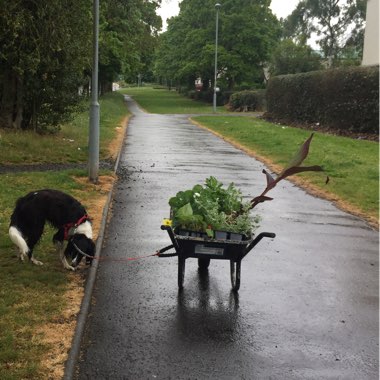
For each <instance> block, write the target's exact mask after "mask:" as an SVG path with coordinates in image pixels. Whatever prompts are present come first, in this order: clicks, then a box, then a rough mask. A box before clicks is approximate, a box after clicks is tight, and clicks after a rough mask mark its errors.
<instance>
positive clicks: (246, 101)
mask: <svg viewBox="0 0 380 380" xmlns="http://www.w3.org/2000/svg"><path fill="white" fill-rule="evenodd" d="M265 93H266V90H253V91H240V92H235V93H234V94H232V95H231V97H230V101H229V107H230V109H231V110H233V111H264V110H265V108H266V101H265Z"/></svg>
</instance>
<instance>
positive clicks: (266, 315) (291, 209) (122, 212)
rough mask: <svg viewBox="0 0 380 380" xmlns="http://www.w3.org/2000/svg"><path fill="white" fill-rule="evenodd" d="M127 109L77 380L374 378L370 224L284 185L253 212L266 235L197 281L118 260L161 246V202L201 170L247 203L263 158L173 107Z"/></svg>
mask: <svg viewBox="0 0 380 380" xmlns="http://www.w3.org/2000/svg"><path fill="white" fill-rule="evenodd" d="M126 100H127V103H128V107H129V109H130V111H131V112H132V113H133V115H134V116H133V117H132V118H131V119H130V122H129V126H128V130H127V138H126V141H125V144H124V146H123V151H122V154H121V157H120V162H119V168H118V181H117V183H116V184H115V187H114V194H113V200H112V207H111V217H110V220H109V223H108V225H107V227H106V230H105V238H104V243H103V247H102V250H101V256H102V260H101V261H100V262H99V263H98V266H97V272H96V279H95V286H94V290H93V293H92V294H91V296H92V299H91V305H90V310H89V314H88V316H87V319H86V323H85V326H84V327H85V328H84V334H83V339H82V340H81V346H80V357H79V361H78V362H77V365H76V368H75V369H74V370H70V373H68V372H67V373H66V378H75V379H81V380H82V379H97V380H98V379H129V380H132V379H176V380H178V379H208V380H209V379H215V380H223V379H225V380H231V379H269V378H272V379H282V380H286V379H289V380H290V379H292V380H294V379H327V378H330V379H338V378H341V379H352V380H354V379H355V380H356V379H361V380H364V379H378V358H379V356H378V353H379V351H378V350H379V347H378V335H379V329H378V327H379V325H378V282H379V280H378V275H379V272H378V233H377V231H374V230H373V229H371V228H370V227H369V226H368V225H367V224H366V223H365V222H364V221H362V220H360V219H359V218H356V217H354V216H352V215H350V214H347V213H344V212H342V211H340V210H338V209H337V208H336V207H335V206H334V205H333V204H332V203H331V202H329V201H325V200H322V199H318V198H315V197H312V196H310V195H308V194H307V193H306V192H305V191H303V190H302V189H300V188H298V187H296V186H294V185H293V184H291V183H290V182H287V181H284V182H283V183H281V186H280V185H279V186H278V187H277V188H276V189H274V190H273V191H272V192H271V194H270V196H271V197H273V198H274V200H273V201H271V202H266V203H263V204H261V205H259V206H258V207H257V208H255V210H256V212H257V213H258V214H260V216H261V217H262V222H261V226H260V228H259V229H258V231H257V232H261V231H269V232H275V233H276V238H275V239H274V240H271V239H266V240H265V241H264V240H263V241H262V242H261V243H260V244H259V245H258V246H257V247H255V248H254V250H253V251H252V252H251V253H250V254H249V255H247V257H246V258H244V260H243V261H242V278H241V288H240V291H239V293H238V295H236V294H234V293H233V292H231V284H230V280H229V264H228V263H225V262H223V261H222V260H212V261H211V264H210V268H209V274H208V276H201V275H200V274H199V273H198V270H197V262H196V260H194V259H193V260H192V259H189V260H188V263H187V264H186V274H185V284H184V290H183V292H178V288H177V259H176V258H165V259H163V258H157V257H150V258H146V259H141V260H136V261H127V260H126V259H127V258H133V257H137V256H143V255H147V254H151V253H154V252H155V251H156V250H157V249H159V248H162V247H164V246H165V245H168V244H170V241H169V238H168V236H167V234H166V233H165V232H164V231H161V230H160V225H161V221H162V219H163V218H164V217H168V214H169V205H168V199H169V198H170V197H171V196H173V195H175V194H176V193H177V192H178V191H179V190H182V189H186V188H189V187H191V186H193V185H195V184H197V183H203V181H204V179H205V178H206V177H208V176H210V175H213V176H215V177H216V178H218V179H219V180H220V181H222V182H223V183H225V184H228V183H230V182H234V183H235V184H236V186H237V187H239V188H241V190H242V191H243V194H245V195H247V197H250V198H252V197H253V196H254V195H257V194H260V193H261V191H262V190H263V188H264V187H265V176H264V175H263V174H262V173H261V171H262V169H263V168H264V165H263V164H262V163H260V162H258V161H257V160H255V159H253V158H252V157H249V156H247V155H246V154H244V153H243V152H241V151H240V150H238V149H236V148H235V147H233V146H231V145H230V144H228V143H226V142H225V141H223V140H221V139H219V138H218V137H216V136H215V135H213V134H212V133H209V132H208V131H206V130H203V129H201V128H198V127H196V126H194V125H193V124H191V123H190V122H189V121H188V119H187V118H186V117H185V116H182V115H155V114H147V113H144V112H143V111H142V110H140V109H139V108H138V107H137V105H136V104H135V103H134V102H133V100H132V99H130V98H128V97H127V98H126Z"/></svg>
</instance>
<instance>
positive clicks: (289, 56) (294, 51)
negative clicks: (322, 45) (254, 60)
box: [270, 39, 322, 75]
mask: <svg viewBox="0 0 380 380" xmlns="http://www.w3.org/2000/svg"><path fill="white" fill-rule="evenodd" d="M321 68H322V65H321V57H320V56H319V55H318V54H317V53H315V52H314V51H313V49H312V48H311V47H310V46H308V45H301V44H297V43H295V42H293V41H292V40H291V39H285V40H282V41H281V42H280V43H279V44H278V45H277V47H276V48H275V49H274V51H273V54H272V57H271V63H270V73H271V74H272V75H281V74H297V73H304V72H307V71H313V70H319V69H321Z"/></svg>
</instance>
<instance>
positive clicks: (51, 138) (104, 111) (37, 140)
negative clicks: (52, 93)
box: [0, 92, 128, 164]
mask: <svg viewBox="0 0 380 380" xmlns="http://www.w3.org/2000/svg"><path fill="white" fill-rule="evenodd" d="M127 114H128V111H127V108H126V107H125V105H124V98H123V96H122V95H121V94H120V93H116V92H113V93H110V94H107V95H105V96H102V97H101V98H100V131H99V133H100V159H101V160H104V159H107V158H110V149H109V145H110V144H111V143H112V141H113V140H114V138H115V135H116V133H117V128H120V125H119V124H120V122H121V120H122V119H123V118H124V117H125V116H126V115H127ZM88 129H89V111H88V110H86V111H84V112H82V113H79V114H77V115H75V118H74V119H73V121H72V122H70V123H67V124H65V125H62V126H61V129H60V131H59V132H58V133H56V134H45V135H39V134H36V133H35V132H32V131H12V130H4V129H2V130H0V163H1V164H25V163H31V164H32V163H34V164H35V163H74V162H86V161H87V157H88V148H87V143H88Z"/></svg>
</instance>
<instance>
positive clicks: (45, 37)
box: [0, 0, 91, 129]
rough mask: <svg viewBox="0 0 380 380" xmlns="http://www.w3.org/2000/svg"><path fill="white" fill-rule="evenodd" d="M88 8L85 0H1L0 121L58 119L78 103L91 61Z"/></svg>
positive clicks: (17, 123) (27, 123) (23, 123)
mask: <svg viewBox="0 0 380 380" xmlns="http://www.w3.org/2000/svg"><path fill="white" fill-rule="evenodd" d="M89 9H91V7H90V2H89V1H88V0H79V1H75V2H73V1H69V0H63V1H60V0H51V1H49V2H30V1H26V0H20V1H17V2H7V1H2V2H1V12H0V30H1V32H0V45H1V46H2V48H1V53H0V89H1V93H0V126H2V127H7V128H16V129H19V128H34V129H36V128H37V125H43V124H46V123H48V124H52V125H56V124H57V123H58V122H59V121H60V120H62V119H64V118H65V117H66V116H67V114H68V113H69V112H70V110H71V109H72V107H73V106H74V105H75V104H77V99H76V97H77V89H78V86H79V84H80V83H81V81H82V79H83V75H82V73H83V69H84V68H85V67H87V66H88V63H89V53H90V51H89V49H88V48H87V46H90V43H89V38H90V31H91V28H90V26H91V19H90V18H89V12H88V10H89ZM73 14H75V16H76V17H73V16H72V15H73Z"/></svg>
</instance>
